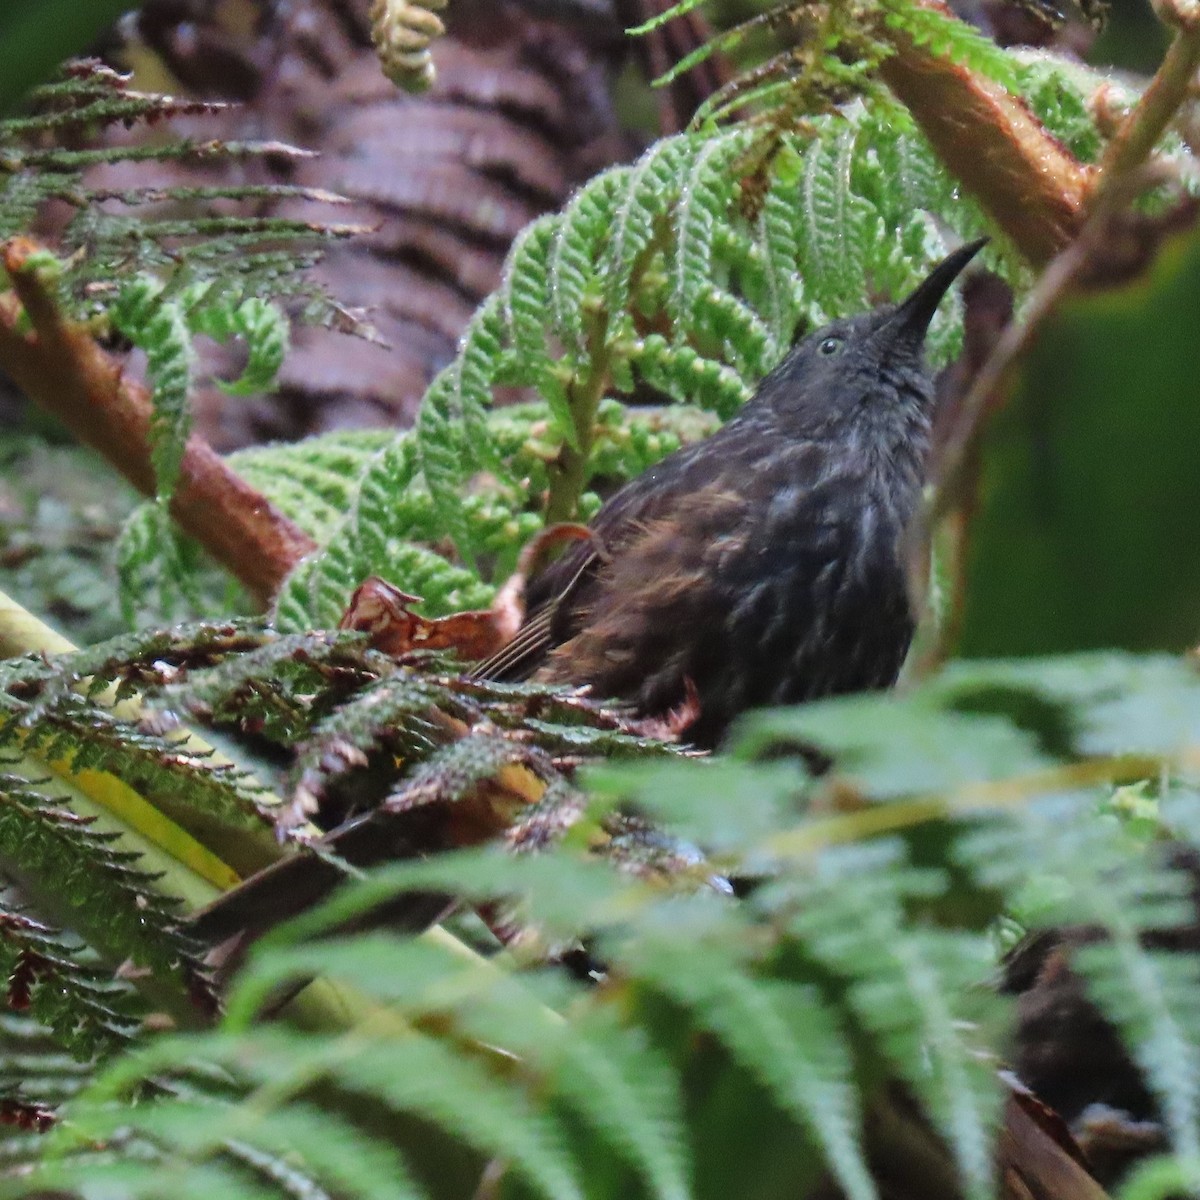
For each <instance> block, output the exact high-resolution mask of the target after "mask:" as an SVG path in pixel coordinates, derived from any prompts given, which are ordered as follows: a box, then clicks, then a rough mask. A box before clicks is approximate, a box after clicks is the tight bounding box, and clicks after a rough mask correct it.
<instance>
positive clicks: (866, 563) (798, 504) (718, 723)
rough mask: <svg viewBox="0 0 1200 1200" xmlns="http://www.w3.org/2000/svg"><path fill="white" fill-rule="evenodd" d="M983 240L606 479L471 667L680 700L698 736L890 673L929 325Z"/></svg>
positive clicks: (795, 353)
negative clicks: (608, 490)
mask: <svg viewBox="0 0 1200 1200" xmlns="http://www.w3.org/2000/svg"><path fill="white" fill-rule="evenodd" d="M986 242H987V239H986V238H983V239H980V240H978V241H974V242H970V243H969V244H966V245H963V246H961V247H960V248H959V249H957V250H955V251H953V252H952V253H951V254H949V255H948V256H947V257H945V258H944V259H943V260H942V261H941V262H939V263H938V264H937V266H935V267H934V268H933V270H932V271H931V272H930V273H929V274H928V275H927V276H926V278H925V279H924V280H923V281H922V282H921V283H920V284H919V285H918V286H917V287H916V289H915V290H913V291H912V292H911V294H910V295H908V296H907V298H905V299H903V300H901V301H900V302H899V303H896V304H885V305H881V306H879V307H876V308H874V309H872V310H871V311H869V312H866V313H861V314H859V315H856V316H851V317H847V318H843V319H839V320H835V321H833V322H832V323H830V324H828V325H825V326H824V327H823V328H820V329H818V330H816V331H815V332H813V333H810V334H808V336H806V337H804V338H803V339H802V340H800V341H798V342H797V343H796V344H795V345H794V346H793V347H792V348H791V349H790V350H789V352H788V353H787V354H786V355H785V356H784V358H783V359H782V360H781V361H780V363H779V364H778V366H776V367H775V368H774V369H773V370H772V371H771V372H770V373H769V374H767V375H766V376H765V377H764V378H763V379H762V381H761V383H760V384H759V386H758V388H757V390H756V391H755V392H754V394H753V396H752V397H751V398H750V399H749V400H747V401H746V403H745V404H744V405H743V406H742V408H741V409H740V410H739V411H738V412H737V413H736V414H735V415H734V416H733V417H732V418H731V419H730V420H729V421H727V422H726V423H725V424H724V425H723V426H722V427H721V428H720V429H719V430H717V431H716V432H715V433H714V434H712V435H711V436H710V437H708V438H706V439H704V440H703V441H700V442H696V443H694V444H692V445H690V446H687V447H684V448H682V449H680V450H677V451H676V452H675V453H673V454H671V455H668V456H667V457H666V458H664V459H663V460H662V461H661V462H659V463H658V464H657V465H656V466H654V467H652V468H651V469H649V470H648V471H646V472H644V473H643V474H641V475H640V476H638V477H637V478H635V479H633V480H631V481H630V482H628V483H627V484H625V485H624V486H623V487H621V488H620V489H619V490H618V491H616V492H615V493H614V494H613V495H612V496H611V497H610V498H609V499H608V500H607V501H606V502H605V503H604V504H603V505H602V507H601V508H600V510H599V512H598V513H597V514H596V516H595V517H594V518H593V520H592V521H591V523H590V526H589V532H588V536H587V538H586V540H580V541H576V542H574V543H573V547H572V549H570V550H569V551H568V552H566V553H565V554H563V555H562V556H561V557H560V558H558V559H557V560H556V561H554V562H552V563H551V564H550V565H549V566H548V567H546V568H545V569H544V570H542V571H541V572H540V573H539V574H537V575H535V576H534V577H533V579H532V580H531V581H530V583H529V585H528V587H527V589H526V594H525V606H526V607H525V617H524V620H523V622H522V624H521V626H520V627H519V629H518V631H517V633H516V635H515V636H514V637H513V639H512V640H511V641H510V642H509V643H508V644H507V645H506V646H505V647H503V648H502V649H501V650H499V651H498V652H497V653H495V654H493V655H492V656H491V657H490V658H488V659H487V660H486V661H484V662H482V663H480V664H478V665H477V666H476V668H475V670H474V674H476V675H477V676H480V677H485V678H489V679H497V680H524V679H534V680H536V681H539V682H545V683H557V684H566V685H571V686H573V687H577V688H583V689H586V690H587V692H588V693H589V694H590V695H592V696H594V697H596V698H600V699H604V700H610V701H616V702H620V703H622V704H624V705H626V706H629V707H632V709H633V710H634V711H635V712H636V713H637V714H638V715H639V716H642V717H646V718H661V717H666V716H668V715H669V714H672V713H676V714H678V713H686V712H689V711H690V718H687V719H689V720H690V723H689V724H688V725H687V727H686V729H684V730H683V731H682V735H681V736H682V737H683V738H684V739H685V740H686V741H687V742H689V743H690V744H692V745H694V746H696V747H698V748H709V749H711V748H714V747H716V746H717V745H718V744H719V743H720V742H721V741H722V739H723V738H724V737H725V735H726V733H727V732H728V730H729V728H730V726H731V725H732V723H733V722H734V721H735V720H736V718H737V717H738V716H740V714H742V713H743V712H745V711H747V710H749V709H754V708H760V707H763V706H775V705H786V704H794V703H799V702H802V701H807V700H814V699H818V698H821V697H825V696H832V695H838V694H841V693H846V692H857V691H866V690H874V689H883V688H887V687H890V686H892V685H893V684H894V683H895V681H896V678H897V676H898V674H899V671H900V668H901V666H902V664H903V662H904V659H905V657H906V655H907V653H908V649H909V645H910V643H911V641H912V636H913V632H914V628H915V614H914V612H913V609H912V603H911V600H910V597H909V589H908V585H907V573H906V566H905V559H906V534H907V531H908V530H909V528H910V525H911V523H912V521H913V519H914V517H915V516H916V515H917V512H918V509H919V505H920V503H921V496H922V490H923V488H924V486H925V483H926V480H927V472H928V457H929V446H930V431H931V425H932V419H933V408H934V385H933V378H932V375H931V373H930V371H929V369H928V367H927V366H926V364H925V361H924V345H925V337H926V333H927V331H928V328H929V324H930V321H931V320H932V318H933V315H934V313H935V312H936V310H937V308H938V306H939V304H940V303H941V301H942V299H943V297H944V296H945V295H946V293H947V291H948V290H949V288H950V286H951V285H952V284H953V283H954V281H955V280H956V279H957V278H958V276H959V275H960V274H961V273H962V271H963V270H964V269H965V268H966V266H967V264H968V263H970V262H971V260H972V259H973V258H974V257H975V255H976V254H977V253H978V252H979V250H980V249H981V248H982V247H983V245H984V244H985V243H986Z"/></svg>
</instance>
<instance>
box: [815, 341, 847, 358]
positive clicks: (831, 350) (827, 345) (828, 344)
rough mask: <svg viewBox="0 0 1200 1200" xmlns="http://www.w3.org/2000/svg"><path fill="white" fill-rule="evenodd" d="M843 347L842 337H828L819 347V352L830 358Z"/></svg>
mask: <svg viewBox="0 0 1200 1200" xmlns="http://www.w3.org/2000/svg"><path fill="white" fill-rule="evenodd" d="M841 348H842V339H841V338H836V337H828V338H826V339H825V340H824V341H823V342H822V343H821V344H820V345H819V346H818V347H817V353H818V354H823V355H824V356H825V357H826V358H828V357H829V356H830V355H832V354H836V353H837V352H838V351H839V350H840V349H841Z"/></svg>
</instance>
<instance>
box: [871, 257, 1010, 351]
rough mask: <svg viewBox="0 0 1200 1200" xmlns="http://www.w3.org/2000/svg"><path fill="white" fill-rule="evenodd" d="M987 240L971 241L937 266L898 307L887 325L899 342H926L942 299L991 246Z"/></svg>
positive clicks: (918, 343) (885, 327)
mask: <svg viewBox="0 0 1200 1200" xmlns="http://www.w3.org/2000/svg"><path fill="white" fill-rule="evenodd" d="M987 242H988V239H987V238H980V239H979V240H978V241H976V242H968V243H967V244H966V245H965V246H959V248H958V249H957V250H955V251H953V252H952V253H950V254H947V255H946V257H945V258H943V259H942V261H941V262H940V263H938V265H937V266H936V267H934V268H933V270H932V271H930V272H929V274H928V275H927V276H926V277H925V278H924V280H922V282H921V283H919V284H918V285H917V287H916V289H915V290H914V291H913V292H912V293H911V294H910V295H909V296H908V298H907V299H906V300H901V301H900V303H899V304H898V305H896V311H895V313H894V314H893V316H892V319H891V320H890V321H888V323H887V324H886V325H885V326H884V329H887V330H888V331H889V332H890V333H891V335H892V336H893V337H895V338H897V339H903V340H904V341H908V342H911V343H913V344H915V345H917V346H919V345H920V344H921V343H922V342H924V340H925V333H926V331H927V330H928V328H929V322H930V321H932V320H933V314H934V313H935V312H937V307H938V305H939V304H941V302H942V297H943V296H945V294H946V293H947V292H948V291H949V290H950V285H951V284H952V283H953V282H954V281H955V280H956V279H957V278H958V277H959V275H961V274H962V272H963V269H964V268H965V267H966V265H967V263H969V262H970V261H971V259H973V258H974V257H975V255H976V254H978V253H979V251H980V250H982V249H983V247H984V246H985V245H987Z"/></svg>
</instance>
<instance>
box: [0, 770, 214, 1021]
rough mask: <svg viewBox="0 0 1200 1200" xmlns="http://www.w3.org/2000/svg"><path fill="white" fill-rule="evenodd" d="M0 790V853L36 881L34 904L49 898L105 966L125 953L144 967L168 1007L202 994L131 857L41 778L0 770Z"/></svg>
mask: <svg viewBox="0 0 1200 1200" xmlns="http://www.w3.org/2000/svg"><path fill="white" fill-rule="evenodd" d="M0 793H2V794H3V800H4V803H3V805H0V852H2V853H3V854H4V857H5V859H6V860H7V861H9V862H11V863H14V864H16V865H17V866H18V867H19V868H20V869H21V871H22V872H25V873H27V874H26V876H25V877H27V878H30V879H34V880H38V881H40V884H41V885H44V886H43V887H42V889H41V890H40V891H39V894H38V896H37V900H38V901H39V903H45V902H46V900H47V899H48V898H49V897H50V896H52V897H53V900H54V903H55V904H56V905H59V906H61V907H60V909H59V916H60V918H61V919H64V920H69V922H70V925H71V927H72V928H73V929H74V930H76V931H77V932H78V933H79V934H80V936H81V937H83V938H84V939H85V940H86V941H87V943H88V944H89V945H90V946H92V947H94V948H96V949H98V950H99V951H101V953H103V954H104V956H105V958H106V959H107V960H108V962H109V963H110V964H113V965H115V964H118V963H120V962H121V961H123V960H124V959H126V958H128V959H130V960H132V961H133V962H134V963H136V964H138V965H139V966H142V967H145V968H147V969H148V970H149V971H150V973H151V975H152V978H153V981H154V982H155V983H161V984H162V985H164V986H165V988H167V989H174V990H175V992H176V993H177V999H176V1004H175V1007H176V1009H177V1010H179V1011H184V1010H186V1009H187V1007H188V1005H189V1004H190V1001H187V999H186V998H187V996H188V995H189V994H191V993H195V994H196V995H200V994H202V992H203V985H202V983H201V978H202V977H201V973H200V970H199V967H198V965H197V960H196V957H195V955H196V947H195V945H194V944H193V943H192V942H191V940H190V939H189V938H187V937H186V936H185V935H184V933H183V932H182V930H181V929H180V924H179V918H178V914H177V913H176V912H175V911H174V910H173V906H172V905H171V904H170V903H168V902H167V901H166V900H165V899H164V898H163V897H162V896H161V895H159V894H157V893H156V892H155V890H154V888H153V886H152V884H153V877H151V876H149V875H147V874H146V873H145V872H144V871H141V870H140V869H139V868H138V867H137V865H136V859H135V856H134V855H132V854H130V853H128V852H125V851H118V850H115V849H113V848H112V847H111V845H110V843H111V841H112V838H111V836H109V835H106V834H103V833H99V832H96V831H95V830H93V829H92V828H90V824H91V823H90V822H89V821H87V820H85V819H82V818H79V817H77V816H75V815H74V814H73V813H72V812H71V811H70V810H69V809H68V808H67V807H66V806H65V805H64V804H63V803H62V801H60V800H57V799H55V798H54V796H53V795H51V794H50V793H49V792H48V791H47V790H46V784H45V783H44V782H43V783H38V782H36V781H35V782H31V781H29V780H27V779H25V778H24V777H23V776H19V775H14V774H6V775H3V776H2V777H0ZM193 1019H194V1014H193Z"/></svg>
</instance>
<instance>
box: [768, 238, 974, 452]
mask: <svg viewBox="0 0 1200 1200" xmlns="http://www.w3.org/2000/svg"><path fill="white" fill-rule="evenodd" d="M986 241H987V239H986V238H984V239H982V240H980V241H977V242H970V243H968V244H967V245H965V246H961V247H960V248H959V249H957V250H955V251H954V252H953V253H952V254H949V255H947V257H946V258H944V259H942V261H941V262H940V263H938V265H937V266H936V267H934V269H933V270H932V271H931V272H930V273H929V274H928V275H927V276H926V277H925V279H924V280H923V281H922V282H921V283H920V284H918V286H917V287H916V288H915V289H914V290H913V292H912V293H911V294H910V295H909V296H908V297H907V298H905V299H904V300H901V301H900V302H899V303H898V304H887V305H883V306H882V307H880V308H876V309H873V310H872V311H871V312H868V313H861V314H860V315H858V316H854V317H845V318H843V319H841V320H838V321H833V322H832V323H831V324H829V325H825V326H824V327H822V328H821V329H818V330H816V331H815V332H813V333H810V334H809V335H808V336H807V337H805V338H804V339H803V340H801V341H800V342H798V343H797V344H796V345H795V346H793V347H792V349H791V350H790V351H789V352H788V354H787V356H786V357H785V358H784V359H783V361H782V362H781V363H780V364H779V366H777V367H776V368H775V369H774V370H773V371H772V372H771V373H770V374H769V375H768V376H767V377H766V378H765V379H764V380H763V381H762V383H761V384H760V385H759V389H758V392H757V393H756V395H755V397H754V399H752V400H751V401H750V402H749V404H748V405H747V409H751V408H752V406H753V408H757V409H759V410H760V412H763V413H764V414H767V413H769V414H770V416H771V418H773V420H774V421H776V422H778V423H779V424H781V425H783V426H787V427H791V428H797V429H800V430H802V431H803V432H805V433H807V434H809V435H811V436H817V437H820V436H822V435H823V434H824V435H832V434H834V433H836V432H838V431H845V430H848V429H854V430H857V431H863V430H868V431H869V430H871V429H876V428H877V429H880V430H886V429H892V428H894V429H900V428H901V427H902V426H904V425H907V424H908V423H909V422H911V421H913V420H914V419H916V420H919V421H922V422H925V423H927V422H928V420H929V416H930V413H929V409H930V407H931V404H932V399H933V382H932V379H931V378H930V375H929V371H928V369H927V368H926V366H925V359H924V349H925V335H926V333H927V331H928V329H929V323H930V321H931V320H932V319H933V314H934V313H935V312H936V311H937V308H938V305H939V304H940V303H941V300H942V298H943V297H944V296H945V294H946V292H947V291H948V290H949V288H950V285H951V284H952V283H953V282H954V281H955V279H957V278H958V276H959V275H960V274H961V273H962V271H963V269H964V268H965V267H966V265H967V264H968V263H969V262H970V261H971V259H973V258H974V257H975V255H976V254H977V253H978V252H979V250H980V249H981V248H982V246H983V245H984V243H985V242H986Z"/></svg>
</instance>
